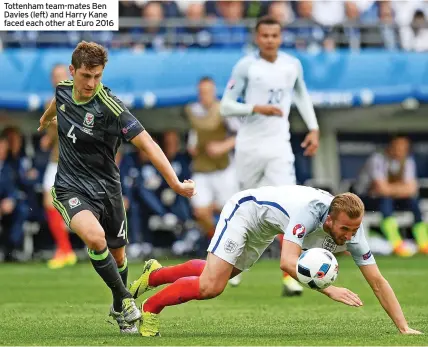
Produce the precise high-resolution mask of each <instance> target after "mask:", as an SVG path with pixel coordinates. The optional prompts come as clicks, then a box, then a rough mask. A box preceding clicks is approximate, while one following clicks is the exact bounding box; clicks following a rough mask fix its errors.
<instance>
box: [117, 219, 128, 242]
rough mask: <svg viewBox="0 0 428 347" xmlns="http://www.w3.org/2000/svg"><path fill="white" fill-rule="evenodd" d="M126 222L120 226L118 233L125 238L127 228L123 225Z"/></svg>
mask: <svg viewBox="0 0 428 347" xmlns="http://www.w3.org/2000/svg"><path fill="white" fill-rule="evenodd" d="M124 224H125V221H123V222H122V225H121V226H120V230H119V234H117V237H122V238H123V239H124V240H125V238H126V232H125V228H124V227H123V226H124Z"/></svg>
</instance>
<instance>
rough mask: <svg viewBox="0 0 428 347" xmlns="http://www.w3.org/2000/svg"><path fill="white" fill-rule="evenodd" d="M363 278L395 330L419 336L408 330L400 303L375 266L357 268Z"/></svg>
mask: <svg viewBox="0 0 428 347" xmlns="http://www.w3.org/2000/svg"><path fill="white" fill-rule="evenodd" d="M359 268H360V270H361V272H362V274H363V276H364V277H365V279H366V280H367V282H368V283H369V284H370V287H371V288H372V289H373V292H374V293H375V295H376V297H377V298H378V300H379V302H380V304H381V305H382V307H383V308H384V309H385V311H386V313H388V315H389V317H391V319H392V321H393V322H394V324H395V326H396V327H397V329H398V330H399V331H400V333H402V334H421V332H420V331H417V330H414V329H411V328H409V325H408V324H407V321H406V318H405V317H404V314H403V310H402V309H401V306H400V303H399V302H398V299H397V297H396V296H395V293H394V291H393V290H392V288H391V286H390V285H389V283H388V281H387V280H386V279H385V278H384V277H383V276H382V274H381V273H380V271H379V268H378V266H377V265H376V264H370V265H362V266H360V267H359Z"/></svg>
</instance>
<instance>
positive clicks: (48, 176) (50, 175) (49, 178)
mask: <svg viewBox="0 0 428 347" xmlns="http://www.w3.org/2000/svg"><path fill="white" fill-rule="evenodd" d="M57 170H58V163H56V162H53V161H50V162H49V164H48V165H47V167H46V171H45V176H44V177H43V190H44V191H45V192H49V191H50V190H51V188H52V186H53V185H54V183H55V176H56V172H57Z"/></svg>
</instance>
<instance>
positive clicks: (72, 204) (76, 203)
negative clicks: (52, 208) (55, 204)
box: [68, 198, 82, 208]
mask: <svg viewBox="0 0 428 347" xmlns="http://www.w3.org/2000/svg"><path fill="white" fill-rule="evenodd" d="M81 204H82V203H81V202H80V200H79V198H71V199H70V200H68V205H70V208H75V207H77V206H79V205H81Z"/></svg>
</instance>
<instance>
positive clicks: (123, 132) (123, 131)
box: [122, 120, 138, 135]
mask: <svg viewBox="0 0 428 347" xmlns="http://www.w3.org/2000/svg"><path fill="white" fill-rule="evenodd" d="M137 123H138V121H137V120H134V121H133V122H132V123H130V124H128V125H127V126H126V127H125V128H122V134H124V135H126V134H127V133H128V132H129V130H131V129H132V128H133V127H135V126H136V125H137Z"/></svg>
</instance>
